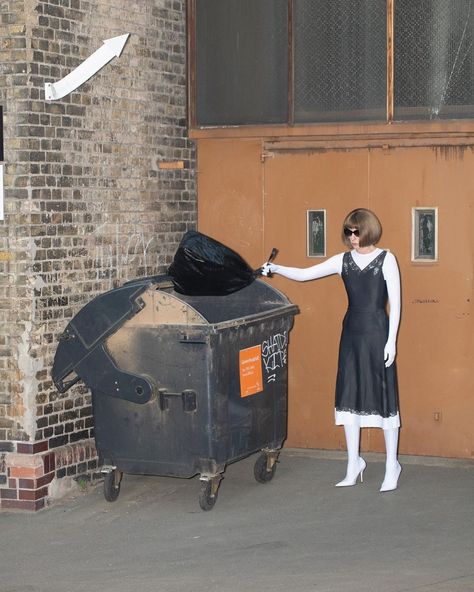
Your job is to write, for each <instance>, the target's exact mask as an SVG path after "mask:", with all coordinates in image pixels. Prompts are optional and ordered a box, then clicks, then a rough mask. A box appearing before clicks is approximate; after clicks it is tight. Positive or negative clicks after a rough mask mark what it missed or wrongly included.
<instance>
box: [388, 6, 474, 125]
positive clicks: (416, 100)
mask: <svg viewBox="0 0 474 592" xmlns="http://www.w3.org/2000/svg"><path fill="white" fill-rule="evenodd" d="M473 41H474V6H473V1H472V0H417V1H416V2H414V1H413V0H396V2H395V57H394V85H395V93H394V115H395V118H396V119H441V118H462V117H473V116H474V52H473V49H474V48H473Z"/></svg>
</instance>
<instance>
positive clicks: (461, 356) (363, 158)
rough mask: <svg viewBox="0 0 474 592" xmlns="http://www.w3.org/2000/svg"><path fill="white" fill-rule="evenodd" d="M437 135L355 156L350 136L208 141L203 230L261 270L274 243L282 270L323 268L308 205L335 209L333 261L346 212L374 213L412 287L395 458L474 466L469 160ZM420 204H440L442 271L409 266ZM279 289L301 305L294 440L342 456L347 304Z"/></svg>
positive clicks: (361, 150)
mask: <svg viewBox="0 0 474 592" xmlns="http://www.w3.org/2000/svg"><path fill="white" fill-rule="evenodd" d="M427 131H428V132H429V131H430V130H427ZM407 134H409V131H408V130H407ZM441 135H442V134H439V135H438V136H437V137H436V143H437V144H438V145H433V146H431V147H430V146H422V145H418V146H417V145H416V144H417V143H423V142H425V143H429V141H430V139H429V138H428V136H426V137H425V138H423V136H420V135H416V134H413V141H412V142H411V141H410V137H409V135H407V136H406V138H405V140H406V141H405V140H403V139H402V140H403V141H401V142H399V144H400V145H398V146H395V145H392V144H393V143H391V142H390V141H389V142H387V143H386V144H385V143H383V142H382V143H381V142H379V143H378V144H377V145H372V146H370V144H369V145H368V146H367V144H366V145H365V146H364V145H363V143H364V139H363V137H359V138H356V139H355V140H356V142H355V143H353V145H352V147H351V145H350V141H349V140H350V139H348V141H347V142H346V144H345V145H344V144H342V145H341V146H340V147H339V149H337V139H336V137H335V136H334V137H333V138H332V140H331V142H332V143H330V144H329V145H328V147H327V148H324V146H323V145H324V142H319V140H318V142H319V144H318V145H315V146H313V147H311V149H309V150H305V149H304V142H302V143H301V144H300V145H299V146H298V148H299V149H298V150H295V151H292V150H291V144H292V142H293V141H294V140H292V139H291V138H288V137H284V136H282V137H281V138H279V139H278V140H277V142H280V145H279V147H280V148H283V147H284V149H282V150H278V149H274V150H272V146H271V145H269V143H268V142H266V143H265V149H264V147H263V145H262V144H260V146H261V149H260V150H259V139H258V138H255V139H254V140H238V139H234V140H231V139H225V140H219V139H214V140H213V139H206V140H201V141H200V143H199V152H200V166H199V170H200V179H199V210H200V219H199V224H200V227H201V228H202V229H204V231H206V232H207V233H210V234H213V235H215V236H217V238H220V239H221V240H225V241H226V243H227V244H229V245H230V246H232V248H235V249H236V250H240V251H242V250H244V251H245V256H246V258H247V259H248V260H249V262H251V264H252V265H255V266H256V265H258V264H259V263H261V261H262V260H263V258H264V257H265V253H266V252H267V251H268V252H269V251H270V249H271V247H273V246H276V247H278V248H279V249H280V254H279V256H278V260H277V262H279V263H282V264H289V265H295V266H305V265H306V266H307V265H311V264H313V263H314V260H313V259H308V258H307V257H306V228H305V224H306V210H308V209H325V210H326V212H327V225H328V227H327V253H328V255H331V254H335V253H337V252H340V251H342V250H343V249H344V247H343V246H342V244H341V243H340V239H339V224H340V223H341V221H342V219H343V217H344V215H345V214H346V213H347V212H348V211H349V210H350V209H352V208H354V207H361V206H362V207H369V208H372V209H374V210H375V211H376V212H377V214H378V215H379V216H380V218H381V220H382V223H383V226H384V235H383V239H382V242H381V245H380V246H382V247H387V248H390V249H391V250H392V251H393V252H394V253H395V255H396V256H397V258H398V261H399V265H400V269H401V274H402V282H403V284H402V288H403V313H402V323H401V328H400V334H399V343H398V350H399V353H398V374H399V383H400V399H401V418H402V430H401V437H400V452H402V453H406V454H423V455H439V456H447V457H461V458H471V457H472V456H473V455H474V442H473V439H474V434H473V431H472V424H473V421H474V401H473V399H472V392H473V390H474V388H473V387H474V378H473V374H472V360H473V359H474V341H473V335H474V331H473V329H474V326H473V309H472V307H473V304H472V303H473V298H474V294H473V263H474V261H473V259H474V244H473V242H474V239H473V233H472V230H471V229H472V228H473V227H474V219H473V210H474V203H473V200H474V197H473V196H474V180H473V178H472V170H473V167H474V152H473V150H472V148H471V146H470V145H459V146H455V145H450V144H452V142H453V141H455V139H454V138H447V139H446V142H445V144H444V145H443V142H442V138H441ZM415 136H416V137H415ZM308 140H309V138H308ZM298 141H299V139H296V141H295V144H297V143H298ZM458 141H459V140H458ZM461 141H462V142H464V140H461ZM466 141H467V144H470V143H471V141H470V138H467V137H466ZM203 143H204V150H203V152H204V155H203V154H201V146H202V144H203ZM410 144H411V145H410ZM273 148H275V146H273ZM262 154H264V156H265V157H264V158H263V159H261V156H262ZM262 160H263V162H262ZM413 207H437V208H438V211H439V259H438V261H437V262H435V263H429V264H427V263H417V262H412V261H411V234H412V228H411V219H412V216H411V210H412V208H413ZM229 220H232V221H233V222H235V223H231V224H229ZM247 221H248V224H247V226H246V222H247ZM271 281H273V282H274V285H275V286H276V287H277V288H279V289H281V290H283V291H284V292H285V293H286V294H287V295H288V297H289V298H290V299H291V301H292V302H294V303H295V304H298V305H299V307H300V310H301V314H300V316H299V317H297V318H296V319H295V329H294V331H293V332H292V337H291V343H290V366H289V368H290V373H289V439H288V445H292V446H302V447H315V448H329V449H334V448H345V443H344V436H343V434H342V430H340V429H338V428H336V427H335V426H334V419H333V406H334V384H335V377H336V364H337V349H338V343H339V334H340V321H341V320H342V316H343V314H344V312H345V307H346V302H345V293H344V290H343V288H342V286H341V284H340V279H339V278H338V277H332V278H326V279H323V280H318V281H315V282H310V283H305V284H300V283H296V282H290V281H288V280H285V279H283V278H281V277H275V278H274V279H273V280H271ZM363 432H364V436H363V441H362V444H363V447H364V448H365V449H368V450H374V451H382V450H383V449H384V445H383V437H382V433H381V431H380V430H375V429H372V430H363Z"/></svg>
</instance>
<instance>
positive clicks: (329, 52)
mask: <svg viewBox="0 0 474 592" xmlns="http://www.w3.org/2000/svg"><path fill="white" fill-rule="evenodd" d="M294 10H295V14H294V20H295V28H294V36H295V74H294V76H295V121H297V122H309V121H358V120H380V119H382V120H384V119H385V118H386V104H387V100H386V95H387V57H386V56H387V39H386V34H387V16H386V15H387V3H386V0H331V1H330V2H328V0H295V2H294Z"/></svg>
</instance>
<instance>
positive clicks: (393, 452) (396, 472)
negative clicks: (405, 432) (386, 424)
mask: <svg viewBox="0 0 474 592" xmlns="http://www.w3.org/2000/svg"><path fill="white" fill-rule="evenodd" d="M398 431H399V429H398V428H390V429H388V430H384V431H383V435H384V438H385V448H386V451H387V458H386V462H385V477H384V480H383V483H382V487H381V488H380V491H381V492H384V491H393V490H394V489H397V487H398V478H399V477H400V473H401V472H402V467H401V466H400V463H399V462H398V460H397V449H398Z"/></svg>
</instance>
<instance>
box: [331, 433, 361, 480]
mask: <svg viewBox="0 0 474 592" xmlns="http://www.w3.org/2000/svg"><path fill="white" fill-rule="evenodd" d="M344 432H345V434H346V444H347V472H346V476H345V477H344V479H343V480H342V481H339V483H336V487H350V486H351V485H355V484H356V483H357V478H358V477H359V475H360V482H361V483H362V482H363V481H364V470H365V467H366V466H367V465H366V463H365V460H364V459H363V458H361V457H360V456H359V441H360V427H359V426H353V425H345V426H344Z"/></svg>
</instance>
